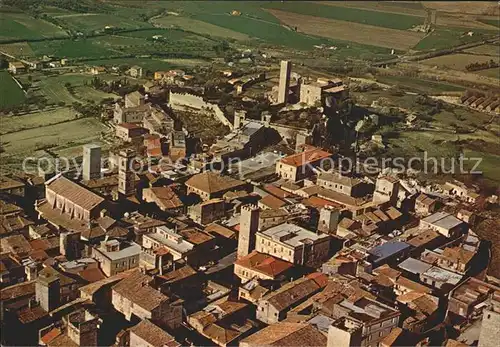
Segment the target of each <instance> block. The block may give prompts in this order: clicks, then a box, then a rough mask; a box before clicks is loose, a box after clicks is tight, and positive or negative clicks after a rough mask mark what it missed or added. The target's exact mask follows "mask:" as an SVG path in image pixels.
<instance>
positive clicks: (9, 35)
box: [0, 12, 67, 42]
mask: <svg viewBox="0 0 500 347" xmlns="http://www.w3.org/2000/svg"><path fill="white" fill-rule="evenodd" d="M0 14H1V16H2V18H1V20H0V42H1V41H7V40H13V39H41V38H47V37H64V36H67V33H66V32H65V31H64V30H62V29H61V28H59V27H57V26H56V25H54V24H52V23H49V22H46V21H44V20H42V19H36V18H33V17H30V16H29V15H27V14H22V13H5V12H0Z"/></svg>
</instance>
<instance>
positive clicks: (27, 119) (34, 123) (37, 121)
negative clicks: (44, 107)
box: [0, 108, 75, 135]
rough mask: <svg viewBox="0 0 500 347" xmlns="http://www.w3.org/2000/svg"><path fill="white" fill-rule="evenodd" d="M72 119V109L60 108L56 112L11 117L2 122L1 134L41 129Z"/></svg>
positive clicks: (73, 114) (73, 117)
mask: <svg viewBox="0 0 500 347" xmlns="http://www.w3.org/2000/svg"><path fill="white" fill-rule="evenodd" d="M71 119H75V111H73V110H72V109H71V108H58V109H56V110H50V111H44V112H36V113H28V114H24V115H22V116H9V117H5V118H4V119H3V120H2V128H1V129H0V134H1V135H3V134H6V133H11V132H14V131H21V130H26V129H32V128H40V127H44V126H47V125H51V124H56V123H60V122H64V121H67V120H71Z"/></svg>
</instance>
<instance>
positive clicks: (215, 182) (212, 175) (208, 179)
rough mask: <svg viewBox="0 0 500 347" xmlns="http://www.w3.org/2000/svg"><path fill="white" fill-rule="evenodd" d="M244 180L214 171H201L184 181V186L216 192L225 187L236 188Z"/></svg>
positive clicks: (225, 188)
mask: <svg viewBox="0 0 500 347" xmlns="http://www.w3.org/2000/svg"><path fill="white" fill-rule="evenodd" d="M244 184H245V182H242V181H240V180H237V179H234V178H231V177H229V176H221V175H219V174H218V173H216V172H210V171H206V172H202V173H200V174H197V175H194V176H193V177H191V178H190V179H188V180H187V181H186V186H188V187H193V188H196V189H199V190H201V191H203V192H206V193H217V192H221V191H224V190H227V189H231V188H236V187H240V186H242V185H244Z"/></svg>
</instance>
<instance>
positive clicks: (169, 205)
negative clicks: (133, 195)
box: [143, 187, 184, 210]
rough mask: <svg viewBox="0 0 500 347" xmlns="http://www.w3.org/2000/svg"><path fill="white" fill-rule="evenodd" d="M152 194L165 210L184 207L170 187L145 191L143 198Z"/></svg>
mask: <svg viewBox="0 0 500 347" xmlns="http://www.w3.org/2000/svg"><path fill="white" fill-rule="evenodd" d="M148 193H151V194H152V195H153V196H154V199H155V201H154V202H155V203H156V204H157V205H158V206H159V207H160V208H162V209H164V210H169V209H175V208H179V207H182V206H184V204H183V203H182V201H181V199H180V198H179V196H178V195H177V194H176V193H175V192H174V191H173V190H172V188H170V187H152V188H146V189H144V192H143V196H144V195H145V194H148Z"/></svg>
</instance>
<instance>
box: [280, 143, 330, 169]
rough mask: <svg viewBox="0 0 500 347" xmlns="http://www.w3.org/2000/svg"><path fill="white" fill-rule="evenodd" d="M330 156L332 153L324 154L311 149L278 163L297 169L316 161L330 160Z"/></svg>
mask: <svg viewBox="0 0 500 347" xmlns="http://www.w3.org/2000/svg"><path fill="white" fill-rule="evenodd" d="M331 156H332V153H329V152H326V151H324V150H322V149H320V148H316V147H312V148H308V149H306V150H305V151H303V152H300V153H296V154H292V155H289V156H288V157H285V158H283V159H281V160H280V163H282V164H286V165H291V166H295V167H299V166H302V165H305V164H307V163H311V162H314V161H317V160H321V159H325V158H330V157H331Z"/></svg>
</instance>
